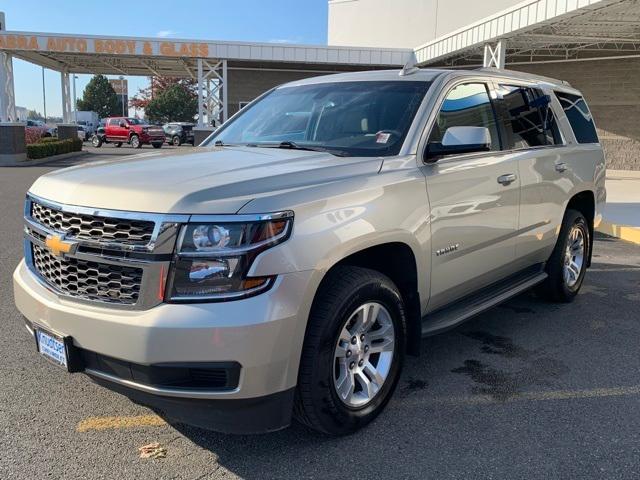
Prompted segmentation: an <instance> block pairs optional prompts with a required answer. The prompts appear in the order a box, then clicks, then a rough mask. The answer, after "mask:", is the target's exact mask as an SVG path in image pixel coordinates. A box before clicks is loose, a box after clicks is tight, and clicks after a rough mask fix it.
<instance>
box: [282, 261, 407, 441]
mask: <svg viewBox="0 0 640 480" xmlns="http://www.w3.org/2000/svg"><path fill="white" fill-rule="evenodd" d="M328 275H329V276H328V278H326V279H325V280H324V281H323V285H322V286H321V288H320V290H319V291H318V295H317V298H316V300H315V301H314V304H313V307H312V310H311V314H310V316H309V325H308V327H307V333H306V335H305V342H304V347H303V352H302V358H301V364H300V371H299V376H298V388H297V390H296V404H295V410H294V413H295V416H296V418H297V419H298V421H300V422H302V423H304V424H305V425H307V426H309V427H311V428H313V429H315V430H318V431H321V432H324V433H329V434H332V435H345V434H349V433H352V432H354V431H356V430H357V429H359V428H361V427H363V426H365V425H366V424H368V423H369V422H371V421H372V420H373V419H374V418H376V416H378V414H379V413H380V412H381V411H382V410H383V409H384V407H385V406H386V404H387V403H388V401H389V399H390V398H391V395H392V394H393V391H394V390H395V387H396V384H397V382H398V379H399V377H400V372H401V370H402V362H403V358H404V348H405V331H406V327H405V321H406V320H405V311H404V305H403V302H402V297H401V295H400V293H399V292H398V289H397V288H396V286H395V285H394V284H393V282H392V281H391V280H390V279H389V278H387V277H386V276H384V275H382V274H381V273H379V272H376V271H374V270H369V269H365V268H359V267H350V266H344V267H337V268H335V269H334V270H333V271H332V272H330V273H329V274H328Z"/></svg>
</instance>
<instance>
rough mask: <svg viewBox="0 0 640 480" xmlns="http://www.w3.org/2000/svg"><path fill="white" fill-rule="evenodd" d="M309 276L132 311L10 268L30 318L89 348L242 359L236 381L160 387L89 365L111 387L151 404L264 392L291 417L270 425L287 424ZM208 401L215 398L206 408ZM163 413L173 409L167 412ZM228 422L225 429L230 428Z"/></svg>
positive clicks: (198, 359) (126, 357)
mask: <svg viewBox="0 0 640 480" xmlns="http://www.w3.org/2000/svg"><path fill="white" fill-rule="evenodd" d="M310 278H311V272H297V273H290V274H285V275H280V276H279V277H278V279H277V281H276V283H275V284H274V286H273V287H272V289H271V290H269V291H268V292H265V293H263V294H261V295H258V296H255V297H251V298H247V299H244V300H238V301H232V302H221V303H201V304H161V305H158V306H156V307H154V308H151V309H148V310H142V311H133V310H116V309H109V308H104V307H97V306H93V305H86V304H80V303H77V302H73V301H70V300H68V299H65V298H61V297H59V296H58V295H56V294H55V293H54V292H52V291H50V290H49V289H48V288H47V287H46V286H44V285H43V284H41V283H40V282H39V281H38V279H37V278H36V277H35V276H34V274H33V273H32V272H31V271H30V270H29V269H28V268H27V266H26V265H25V263H24V261H22V262H21V263H20V265H18V267H17V269H16V270H15V272H14V275H13V280H14V295H15V302H16V306H17V307H18V309H19V310H20V312H21V313H22V314H23V315H24V316H25V317H26V319H27V321H28V322H29V323H30V324H32V325H40V326H42V327H43V328H46V329H49V330H51V331H53V332H56V333H58V334H61V335H65V336H70V337H72V339H73V345H74V346H75V347H78V348H79V349H82V350H84V351H89V352H95V353H96V354H99V355H104V356H107V357H110V358H113V359H118V360H121V361H124V362H131V363H133V364H139V365H149V366H155V365H167V364H181V365H185V364H202V363H221V362H235V363H238V364H239V365H240V374H239V378H238V381H237V387H236V388H231V389H229V388H227V389H219V390H203V389H188V388H186V389H185V388H166V387H162V388H158V387H156V386H152V385H148V384H145V383H142V382H137V381H132V380H130V379H123V378H122V376H114V375H109V374H108V372H107V374H105V372H96V371H92V370H88V371H87V372H86V373H89V374H90V375H92V376H93V377H94V378H99V379H100V380H101V382H106V383H107V384H109V385H110V386H111V388H113V389H116V390H118V389H121V390H124V391H125V392H124V393H126V392H129V393H127V394H128V395H129V396H130V397H134V394H135V396H138V397H140V396H142V397H144V399H143V400H142V403H145V404H153V402H150V401H149V399H154V398H155V399H156V400H157V401H158V402H159V403H160V404H161V405H164V406H167V405H169V406H170V405H171V404H174V405H176V404H179V403H184V401H186V400H198V402H205V404H206V401H214V400H216V401H217V400H220V401H224V402H225V403H227V402H230V401H232V400H242V402H238V404H237V405H238V408H239V410H240V411H242V410H243V409H242V408H240V407H239V406H240V405H241V404H242V403H244V404H246V405H249V406H250V405H254V406H256V405H258V404H262V403H263V402H260V399H264V398H267V399H269V400H268V401H267V404H268V405H269V409H271V408H272V404H273V398H284V400H283V401H284V405H285V407H286V406H287V405H288V407H286V408H288V409H289V412H288V413H287V415H285V416H286V417H287V421H286V423H285V424H283V425H271V426H270V427H269V428H267V429H266V430H275V429H277V428H282V427H284V426H286V424H288V421H289V418H290V403H291V402H290V398H289V397H291V398H292V394H293V393H292V392H293V388H294V387H295V384H296V380H297V371H298V362H299V359H300V351H301V348H302V341H303V339H304V330H305V326H306V318H307V313H308V312H306V307H305V306H304V305H305V302H304V301H303V299H304V298H305V297H306V291H307V288H308V286H309V282H310ZM284 392H288V393H284ZM134 399H135V398H134ZM158 402H156V403H158ZM160 408H162V407H160ZM207 408H209V409H210V408H211V405H208V406H207V407H206V408H203V409H202V410H203V411H205V410H206V409H207ZM233 408H234V409H235V408H236V407H233ZM195 410H198V409H197V408H196V409H195ZM225 410H228V409H225ZM245 413H247V412H245ZM166 414H167V416H172V415H171V414H170V412H166ZM174 417H175V416H174ZM275 417H278V418H279V420H278V422H276V423H282V422H281V420H282V417H283V415H282V414H280V415H276V416H275ZM187 421H188V420H187ZM198 423H199V424H200V423H201V422H198ZM227 427H228V425H227V426H226V427H224V428H223V431H230V429H229V428H227ZM211 428H214V429H216V428H215V426H213V427H211Z"/></svg>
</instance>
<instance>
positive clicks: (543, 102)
mask: <svg viewBox="0 0 640 480" xmlns="http://www.w3.org/2000/svg"><path fill="white" fill-rule="evenodd" d="M500 93H501V94H502V99H503V100H502V102H503V104H504V106H505V108H506V113H507V126H508V127H509V126H510V127H511V130H512V148H516V149H520V148H530V147H542V146H546V145H561V144H562V143H563V142H562V135H561V134H560V130H559V128H558V124H557V122H556V118H555V115H554V114H553V110H552V109H551V99H550V98H549V96H548V95H545V94H544V92H542V90H538V89H537V88H529V87H522V86H514V85H500Z"/></svg>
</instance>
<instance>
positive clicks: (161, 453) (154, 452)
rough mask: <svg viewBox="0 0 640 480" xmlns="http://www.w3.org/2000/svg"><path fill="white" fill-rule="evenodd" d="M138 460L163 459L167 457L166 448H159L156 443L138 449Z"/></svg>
mask: <svg viewBox="0 0 640 480" xmlns="http://www.w3.org/2000/svg"><path fill="white" fill-rule="evenodd" d="M138 451H139V452H140V458H165V457H166V456H167V449H166V447H163V446H161V445H160V444H159V443H158V442H153V443H149V444H147V445H143V446H142V447H140V448H138Z"/></svg>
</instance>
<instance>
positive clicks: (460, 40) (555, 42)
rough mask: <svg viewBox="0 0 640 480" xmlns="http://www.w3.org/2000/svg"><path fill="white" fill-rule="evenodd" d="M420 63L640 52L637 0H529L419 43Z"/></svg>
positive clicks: (570, 58) (526, 60)
mask: <svg viewBox="0 0 640 480" xmlns="http://www.w3.org/2000/svg"><path fill="white" fill-rule="evenodd" d="M415 51H416V57H417V59H418V63H419V64H420V65H447V66H460V67H464V66H481V65H482V66H485V67H490V66H497V67H500V68H504V66H505V65H509V64H518V63H538V62H567V61H581V60H594V59H602V58H620V57H624V56H629V55H633V56H639V55H640V3H639V2H638V1H637V0H533V1H531V0H529V1H526V2H523V3H520V4H518V5H515V6H514V7H511V8H509V9H507V10H504V11H502V12H499V13H497V14H495V15H491V16H489V17H487V18H485V19H482V20H480V21H478V22H475V23H473V24H471V25H468V26H466V27H464V28H461V29H459V30H456V31H454V32H451V33H449V34H447V35H444V36H442V37H439V38H436V39H434V40H432V41H430V42H428V43H426V44H424V45H421V46H419V47H417V48H416V49H415Z"/></svg>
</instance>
